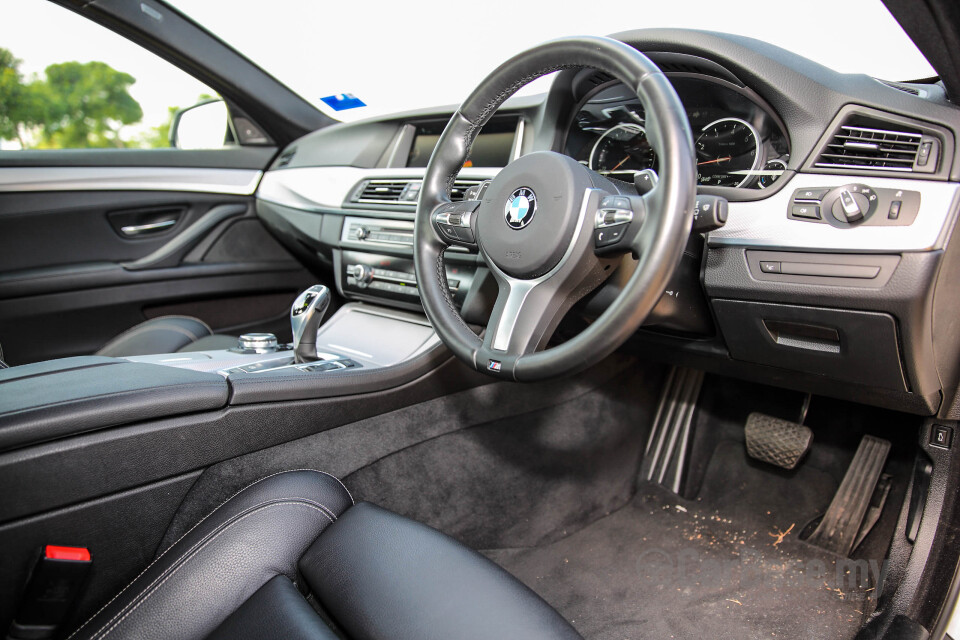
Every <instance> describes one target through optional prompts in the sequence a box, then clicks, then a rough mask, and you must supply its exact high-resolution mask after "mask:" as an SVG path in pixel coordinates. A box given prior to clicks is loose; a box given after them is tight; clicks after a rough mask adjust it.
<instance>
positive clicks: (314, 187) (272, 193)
mask: <svg viewBox="0 0 960 640" xmlns="http://www.w3.org/2000/svg"><path fill="white" fill-rule="evenodd" d="M424 172H425V169H399V168H387V167H384V168H380V169H358V168H356V167H296V168H294V169H277V170H275V171H268V172H266V173H265V174H264V175H263V179H262V180H261V181H260V188H259V189H257V198H259V199H260V200H263V201H265V202H270V203H273V204H279V205H282V206H284V207H291V208H293V209H300V210H302V211H324V210H330V209H342V208H343V203H344V202H346V200H347V198H348V196H349V195H350V192H351V190H352V189H353V188H354V187H356V186H357V183H359V182H360V181H361V180H373V179H383V178H396V179H398V180H423V175H424ZM499 172H500V169H497V168H494V167H477V168H466V169H463V170H461V171H460V176H459V177H460V178H462V179H474V180H486V179H488V178H493V177H494V176H495V175H497V173H499ZM415 204H416V203H414V202H408V203H400V204H397V203H390V204H389V205H381V206H380V207H377V206H376V205H366V206H370V207H371V208H374V209H377V210H379V211H387V210H396V211H411V210H412V205H415Z"/></svg>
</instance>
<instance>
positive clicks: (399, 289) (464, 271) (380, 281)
mask: <svg viewBox="0 0 960 640" xmlns="http://www.w3.org/2000/svg"><path fill="white" fill-rule="evenodd" d="M340 262H341V265H340V269H339V272H338V274H337V283H338V285H339V287H340V291H341V292H342V293H343V294H344V295H345V296H346V297H348V298H357V299H373V298H376V299H377V300H378V301H380V302H385V303H388V304H389V302H395V303H400V304H399V305H398V306H403V307H408V308H411V307H413V306H414V305H416V307H419V305H420V292H419V290H418V289H417V276H416V274H415V273H414V269H413V261H412V260H410V259H408V258H395V257H392V256H386V255H378V254H372V253H366V252H362V251H343V252H342V254H341V259H340ZM446 269H447V286H448V287H449V291H450V297H451V298H452V299H453V302H454V304H455V305H457V306H458V307H459V306H460V305H462V304H463V301H464V299H465V298H466V295H467V292H468V291H469V289H470V285H471V284H472V283H473V278H474V275H475V274H476V264H459V263H456V262H453V261H450V260H448V262H447V265H446Z"/></svg>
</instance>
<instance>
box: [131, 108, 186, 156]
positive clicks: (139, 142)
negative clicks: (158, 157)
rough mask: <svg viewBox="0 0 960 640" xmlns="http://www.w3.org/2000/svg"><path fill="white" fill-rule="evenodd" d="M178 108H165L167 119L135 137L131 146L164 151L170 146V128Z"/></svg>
mask: <svg viewBox="0 0 960 640" xmlns="http://www.w3.org/2000/svg"><path fill="white" fill-rule="evenodd" d="M179 110H180V107H167V119H166V120H165V121H164V122H163V123H162V124H160V125H159V126H156V127H150V129H149V131H146V132H145V133H142V134H140V135H139V136H137V139H136V140H134V141H133V142H132V146H137V147H140V148H143V149H164V148H167V147H169V146H170V127H172V126H173V118H174V116H175V115H176V114H177V111H179Z"/></svg>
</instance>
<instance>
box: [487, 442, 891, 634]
mask: <svg viewBox="0 0 960 640" xmlns="http://www.w3.org/2000/svg"><path fill="white" fill-rule="evenodd" d="M835 490H836V480H835V479H834V478H833V477H832V476H831V475H830V474H827V473H825V472H823V471H820V470H818V469H817V468H815V467H813V466H801V467H800V469H798V471H797V472H796V473H795V474H793V475H792V477H784V476H783V475H782V474H777V473H771V472H769V471H768V470H767V469H766V468H765V467H764V466H762V465H760V464H757V463H753V462H752V461H749V460H748V459H746V456H745V455H744V453H743V445H742V443H740V442H736V441H733V440H728V441H724V442H721V443H719V445H718V446H717V448H716V449H715V451H714V454H713V456H712V458H711V460H710V463H709V465H708V467H707V469H706V473H705V476H704V482H703V484H702V488H701V490H700V491H699V495H698V496H697V497H695V498H693V499H689V500H687V499H683V498H679V497H678V496H676V495H675V494H672V493H669V492H667V491H665V490H663V489H661V488H659V487H657V486H655V485H652V484H641V485H640V487H639V490H638V492H637V494H636V496H635V497H634V499H633V500H632V501H631V502H630V503H629V504H628V505H627V506H625V507H623V508H621V509H619V510H617V511H615V512H613V513H611V514H610V515H608V516H606V517H604V518H601V519H599V520H597V521H595V522H593V523H592V524H590V525H589V526H587V527H585V528H583V529H580V530H579V531H577V532H575V533H573V534H571V535H569V536H567V537H565V538H563V539H561V540H558V541H554V542H552V543H550V544H545V545H540V546H537V547H528V548H522V549H492V550H487V551H485V553H486V554H487V555H488V557H490V558H492V559H493V560H494V561H496V562H498V563H499V564H500V565H502V566H503V567H504V568H506V569H507V570H508V571H510V572H511V573H513V574H514V575H516V576H517V577H518V578H520V579H521V580H522V581H524V582H525V583H526V584H527V585H529V586H530V587H531V588H533V589H534V591H536V592H537V593H539V594H540V595H541V596H543V597H544V598H545V599H546V600H547V601H548V602H550V603H551V604H552V605H553V606H554V607H556V608H557V609H558V610H559V611H560V612H561V613H562V614H563V615H564V616H566V617H567V619H568V620H570V621H571V622H572V623H573V625H574V626H575V627H576V628H577V629H578V630H579V631H580V633H581V634H582V635H583V636H584V637H585V638H587V639H588V640H593V639H603V640H607V639H609V640H622V639H639V638H655V639H658V640H659V639H663V638H697V639H700V638H717V639H728V638H729V639H731V640H734V639H735V640H745V639H753V638H852V637H853V636H854V635H855V634H856V632H857V630H858V628H859V627H860V625H861V623H862V622H863V621H864V619H865V615H866V614H869V613H870V611H871V610H872V608H873V606H874V600H873V594H874V593H875V591H874V588H875V586H876V582H877V578H878V576H879V574H880V571H881V568H882V564H881V562H879V561H873V562H872V563H871V561H869V560H866V559H858V560H856V561H851V560H845V559H843V558H839V557H838V556H835V555H833V554H831V553H828V552H826V551H824V550H821V549H819V548H817V547H813V546H811V545H808V544H806V543H805V542H802V541H800V540H799V539H798V533H799V532H800V531H801V530H802V529H803V527H804V525H805V524H807V522H809V521H810V520H811V519H813V518H814V517H816V516H817V515H818V514H819V513H822V511H823V510H824V509H825V508H826V506H827V505H828V504H829V502H830V500H831V498H832V496H833V493H834V491H835ZM781 533H783V534H784V535H782V536H781V535H779V534H781Z"/></svg>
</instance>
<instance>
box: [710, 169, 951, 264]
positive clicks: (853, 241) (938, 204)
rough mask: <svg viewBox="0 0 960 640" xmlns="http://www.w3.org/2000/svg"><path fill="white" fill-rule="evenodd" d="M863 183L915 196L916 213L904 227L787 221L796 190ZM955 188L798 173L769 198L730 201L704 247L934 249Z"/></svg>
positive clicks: (942, 237) (942, 240)
mask: <svg viewBox="0 0 960 640" xmlns="http://www.w3.org/2000/svg"><path fill="white" fill-rule="evenodd" d="M854 183H856V184H860V183H862V184H866V185H869V186H871V187H876V188H882V189H902V190H904V191H917V192H919V193H920V212H919V213H918V214H917V218H916V220H914V222H913V224H911V225H908V226H869V225H861V226H857V227H853V228H848V229H840V228H837V227H833V226H830V225H829V224H823V223H816V222H804V221H801V220H792V219H790V218H788V217H787V211H788V208H789V206H790V198H791V196H792V195H793V193H794V191H796V190H797V189H807V188H816V187H829V188H834V187H842V186H844V185H847V184H854ZM958 196H960V184H957V183H955V182H940V181H934V180H903V179H896V178H879V177H864V176H842V175H833V174H831V175H825V174H810V173H798V174H796V176H794V178H793V179H792V180H790V182H789V183H788V184H785V185H783V187H782V188H781V189H780V190H779V191H778V192H777V193H775V194H773V195H771V196H770V197H769V198H765V199H763V200H755V201H752V202H731V203H730V210H729V216H728V219H727V224H726V225H725V226H724V227H723V228H721V229H718V230H716V231H711V232H710V233H709V234H708V235H707V244H708V245H709V246H745V247H764V248H770V249H797V250H801V249H802V250H809V251H837V252H840V251H843V252H850V253H898V252H903V251H933V250H936V249H941V248H943V246H944V245H945V244H946V238H947V233H948V232H949V230H950V229H951V228H952V227H953V224H954V221H955V220H956V217H957V205H958Z"/></svg>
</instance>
